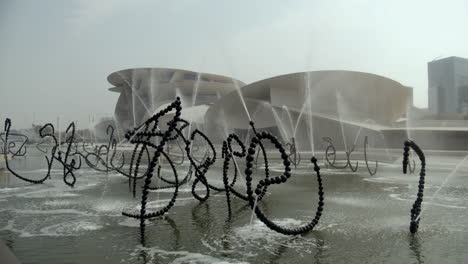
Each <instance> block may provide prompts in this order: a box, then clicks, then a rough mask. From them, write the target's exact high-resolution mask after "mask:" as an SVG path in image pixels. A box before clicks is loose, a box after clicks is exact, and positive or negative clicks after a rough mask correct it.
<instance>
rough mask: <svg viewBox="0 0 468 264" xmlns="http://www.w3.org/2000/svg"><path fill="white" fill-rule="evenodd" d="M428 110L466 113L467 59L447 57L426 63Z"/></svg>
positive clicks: (467, 91) (467, 112) (436, 112)
mask: <svg viewBox="0 0 468 264" xmlns="http://www.w3.org/2000/svg"><path fill="white" fill-rule="evenodd" d="M427 70H428V81H429V110H430V111H431V112H433V113H435V114H443V113H459V114H465V115H466V114H468V59H465V58H460V57H448V58H444V59H440V60H436V61H431V62H429V63H428V64H427Z"/></svg>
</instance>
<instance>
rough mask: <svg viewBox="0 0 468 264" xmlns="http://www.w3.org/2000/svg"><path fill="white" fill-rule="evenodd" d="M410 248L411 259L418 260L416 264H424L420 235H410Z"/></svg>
mask: <svg viewBox="0 0 468 264" xmlns="http://www.w3.org/2000/svg"><path fill="white" fill-rule="evenodd" d="M408 243H409V248H410V249H411V257H412V258H414V259H415V260H416V262H415V263H417V264H420V263H424V255H423V254H422V250H421V243H422V242H421V240H420V239H419V235H413V234H408Z"/></svg>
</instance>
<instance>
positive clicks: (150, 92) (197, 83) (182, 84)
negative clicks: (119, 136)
mask: <svg viewBox="0 0 468 264" xmlns="http://www.w3.org/2000/svg"><path fill="white" fill-rule="evenodd" d="M107 80H108V81H109V82H110V83H111V84H112V85H114V87H112V88H110V89H109V90H110V91H113V92H118V93H120V96H119V99H118V102H117V105H116V107H115V119H116V122H117V124H118V127H119V129H121V130H123V131H125V130H128V129H131V128H133V127H135V126H138V125H139V124H141V123H142V122H143V121H145V120H146V119H147V118H148V117H150V116H152V115H153V114H154V113H156V112H157V111H158V110H159V109H160V108H162V107H164V106H165V105H166V104H168V103H170V102H172V101H174V100H175V98H176V97H177V96H179V97H180V98H181V100H182V105H183V107H184V115H183V118H185V119H189V120H192V121H198V122H202V121H203V118H204V115H205V112H206V110H207V109H208V105H209V104H211V103H213V102H215V101H217V100H218V99H219V98H221V97H223V96H224V95H226V94H228V93H229V92H232V91H234V90H235V89H236V88H235V87H236V86H244V83H242V82H240V81H238V80H235V79H232V78H230V77H226V76H221V75H215V74H208V73H197V72H193V71H187V70H180V69H167V68H137V69H127V70H122V71H117V72H114V73H112V74H110V75H109V76H108V77H107Z"/></svg>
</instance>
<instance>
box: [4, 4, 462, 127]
mask: <svg viewBox="0 0 468 264" xmlns="http://www.w3.org/2000/svg"><path fill="white" fill-rule="evenodd" d="M447 56H460V57H465V58H468V1H464V0H460V1H456V0H444V1H427V0H425V1H422V0H421V1H408V0H392V1H383V0H382V1H377V0H362V1H361V0H356V1H350V0H342V1H339V0H323V1H312V0H304V1H272V0H263V1H253V0H245V1H240V0H235V1H234V0H233V1H227V0H224V1H223V0H185V1H179V0H177V1H176V0H174V1H170V0H166V1H155V0H131V1H130V0H129V1H124V0H115V1H114V0H112V1H111V0H106V1H102V0H101V1H99V0H68V1H60V0H54V1H52V0H42V1H36V0H30V1H27V0H15V1H13V0H1V1H0V116H1V118H2V120H4V119H5V117H7V116H8V117H11V118H12V119H13V122H14V123H13V126H14V127H15V128H21V127H28V126H30V125H31V123H32V121H33V118H34V116H35V119H36V122H55V120H56V118H57V115H61V119H62V120H64V121H66V120H77V121H78V126H80V127H87V126H88V118H89V116H90V115H97V116H98V117H100V116H105V115H111V114H112V113H113V111H114V106H115V103H116V101H117V94H115V93H111V92H109V91H108V90H107V88H109V87H110V86H111V85H110V84H109V83H108V82H107V80H106V78H107V75H109V74H110V73H111V72H114V71H117V70H121V69H126V68H133V67H173V68H182V69H189V70H194V71H202V72H210V73H216V74H222V75H227V76H232V77H234V78H237V79H240V80H242V81H244V82H246V83H250V82H253V81H256V80H261V79H265V78H268V77H272V76H275V75H279V74H286V73H292V72H299V71H306V70H339V69H341V70H354V71H364V72H370V73H375V74H379V75H383V76H386V77H389V78H392V79H394V80H396V81H398V82H400V83H402V84H403V85H407V86H411V87H414V97H415V99H414V101H415V104H416V105H417V106H419V107H427V62H428V61H431V60H433V59H435V58H438V57H447Z"/></svg>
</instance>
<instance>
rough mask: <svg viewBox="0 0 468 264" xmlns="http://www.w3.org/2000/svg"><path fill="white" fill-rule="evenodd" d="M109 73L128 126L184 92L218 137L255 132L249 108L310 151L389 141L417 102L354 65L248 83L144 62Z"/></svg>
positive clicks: (187, 115) (186, 111)
mask: <svg viewBox="0 0 468 264" xmlns="http://www.w3.org/2000/svg"><path fill="white" fill-rule="evenodd" d="M108 80H109V82H110V83H111V84H113V85H114V86H115V87H112V88H110V90H111V91H114V92H119V93H120V97H119V99H118V102H117V105H116V108H115V117H116V121H117V124H118V127H119V128H120V129H121V130H124V131H125V130H128V129H130V128H133V127H135V126H138V125H139V124H141V123H142V122H143V121H144V120H146V119H147V118H148V117H149V116H151V115H153V114H154V113H155V112H157V111H159V109H162V108H163V107H164V106H165V105H167V104H168V103H170V102H172V101H174V99H175V98H176V97H177V96H180V97H181V99H182V105H183V110H182V118H184V119H186V120H188V121H191V122H193V126H197V127H200V125H201V126H202V127H201V128H202V129H203V131H205V133H207V134H208V136H209V137H210V138H212V139H213V140H214V141H219V140H222V139H224V138H226V136H227V134H228V133H231V132H236V133H237V134H239V135H241V136H245V137H246V136H248V133H249V116H250V118H251V119H252V120H254V121H255V124H256V126H257V127H258V128H262V129H266V130H268V131H271V132H273V133H275V134H276V135H277V136H278V137H279V138H280V139H282V140H283V141H284V142H287V141H290V140H291V138H295V140H296V142H297V144H298V148H299V149H300V150H304V151H307V150H310V149H311V148H314V147H315V148H317V149H320V148H321V149H323V148H324V147H325V145H324V142H323V140H322V137H332V138H333V139H334V140H335V144H336V146H337V147H342V148H346V147H348V148H349V147H350V146H352V144H354V142H355V141H356V138H358V137H364V136H368V137H369V138H370V140H369V142H370V143H371V145H373V146H376V145H377V144H378V143H379V144H382V142H384V141H383V140H382V133H381V130H382V129H384V128H388V127H390V126H391V125H392V123H393V122H395V121H397V120H398V119H401V118H402V117H404V115H405V112H406V109H407V107H408V106H409V105H412V89H411V88H408V87H405V86H403V85H402V84H400V83H398V82H396V81H393V80H391V79H388V78H385V77H383V76H379V75H375V74H369V73H362V72H352V71H314V72H302V73H292V74H286V75H281V76H276V77H272V78H269V79H265V80H261V81H258V82H255V83H252V84H249V85H245V84H244V83H242V82H241V81H239V80H236V79H233V78H230V77H226V76H220V75H214V74H208V73H197V72H193V71H186V70H180V69H165V68H139V69H128V70H122V71H118V72H114V73H112V74H111V75H109V77H108ZM240 94H242V99H241V96H240ZM244 102H245V107H244ZM247 112H248V113H247ZM166 118H170V116H167V117H166ZM161 123H162V124H164V120H162V121H161ZM312 138H313V140H311V139H312ZM381 146H383V144H382V145H381Z"/></svg>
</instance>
